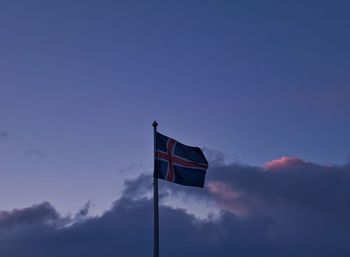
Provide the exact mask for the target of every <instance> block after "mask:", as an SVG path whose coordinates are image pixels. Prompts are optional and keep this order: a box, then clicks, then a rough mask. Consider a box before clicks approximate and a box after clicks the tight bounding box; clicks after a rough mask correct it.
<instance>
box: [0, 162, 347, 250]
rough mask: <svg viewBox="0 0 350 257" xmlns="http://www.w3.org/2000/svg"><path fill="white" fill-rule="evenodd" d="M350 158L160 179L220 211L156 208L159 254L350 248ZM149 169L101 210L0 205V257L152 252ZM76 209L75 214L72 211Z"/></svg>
mask: <svg viewBox="0 0 350 257" xmlns="http://www.w3.org/2000/svg"><path fill="white" fill-rule="evenodd" d="M349 182H350V166H349V165H344V166H324V165H318V164H313V163H307V162H305V161H303V160H300V159H297V158H287V157H284V158H282V159H281V160H276V161H273V162H270V163H267V164H266V167H265V168H262V167H253V166H248V165H240V164H231V165H225V164H220V162H217V163H215V165H213V167H211V168H210V169H209V171H208V175H207V181H206V184H207V185H206V187H205V188H204V190H200V189H199V190H197V189H194V188H190V187H183V186H178V185H175V186H174V185H172V184H170V183H162V185H161V186H162V191H161V197H164V196H167V195H172V196H173V197H183V196H185V197H186V198H187V201H188V199H201V200H203V201H208V202H213V203H215V204H216V205H217V208H218V209H220V210H221V215H220V217H219V218H217V219H211V218H210V217H208V219H205V220H199V219H197V218H196V217H195V216H193V215H191V214H188V213H187V212H186V211H185V210H182V209H175V208H171V207H166V206H161V207H160V233H161V241H160V247H161V248H160V251H161V256H170V257H172V256H174V257H175V256H205V257H206V256H223V257H224V256H225V257H226V256H239V257H243V256H247V257H248V256H269V257H274V256H276V257H277V256H287V257H288V256H290V257H292V256H293V257H294V256H298V257H299V256H324V257H326V256H339V257H342V256H348V255H349V254H350V246H348V243H347V241H348V238H349V236H350V223H349V218H348V217H349V214H350V200H349V199H350V188H349ZM151 189H152V187H151V177H150V176H148V175H141V176H140V177H139V178H137V179H136V180H133V181H127V182H126V184H125V190H124V194H123V196H122V197H121V198H120V199H118V200H117V201H115V203H114V204H113V206H112V207H111V209H110V210H108V211H107V212H105V213H104V214H103V215H102V216H100V217H89V216H88V209H89V203H87V204H86V205H85V206H84V207H83V209H82V210H81V211H80V213H79V214H77V216H79V218H78V219H77V218H69V217H62V216H60V215H59V213H58V212H57V211H56V210H55V208H54V207H53V206H52V205H51V204H50V203H48V202H44V203H41V204H38V205H33V206H32V207H29V208H25V209H18V210H13V211H2V212H0V242H1V244H0V255H1V256H2V257H17V256H21V257H23V256H24V257H25V256H36V257H41V256H42V257H44V256H45V257H48V256H50V257H56V256H57V257H58V256H60V257H62V256H67V257H70V256H72V257H73V256H74V257H76V256H87V257H89V256H107V257H108V256H152V239H153V234H152V233H153V231H152V228H153V223H152V222H153V216H152V214H153V207H152V200H150V199H148V198H146V197H144V196H145V195H146V194H148V193H149V192H150V191H151ZM77 216H76V217H77Z"/></svg>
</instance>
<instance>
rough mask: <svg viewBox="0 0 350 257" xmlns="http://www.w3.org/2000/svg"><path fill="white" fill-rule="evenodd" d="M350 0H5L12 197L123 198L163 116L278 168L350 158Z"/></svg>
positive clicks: (105, 204)
mask: <svg viewBox="0 0 350 257" xmlns="http://www.w3.org/2000/svg"><path fill="white" fill-rule="evenodd" d="M349 7H350V5H349V3H348V2H347V1H332V2H329V1H234V2H230V1H147V2H146V1H49V2H48V1H3V2H2V3H1V4H0V132H1V133H2V134H1V135H3V136H1V137H0V162H1V175H2V179H1V181H0V193H1V195H8V197H5V198H4V197H1V198H0V207H1V209H12V208H15V207H23V206H28V205H31V204H34V203H37V202H41V201H43V200H48V201H50V202H52V203H53V204H54V205H55V206H56V207H57V209H58V210H59V211H62V212H64V213H67V212H70V211H75V210H77V209H78V208H80V207H81V206H82V205H83V204H84V203H85V202H87V201H88V200H92V203H93V205H92V207H91V208H92V211H93V212H95V213H100V212H102V211H103V210H106V209H108V208H109V206H110V205H111V204H112V202H113V201H114V200H115V199H116V198H117V197H118V196H120V194H121V189H122V187H123V183H124V180H125V179H126V178H133V177H136V176H138V175H139V174H141V173H144V172H146V173H147V172H148V173H151V172H152V171H151V170H152V147H153V143H152V142H153V141H152V140H153V137H152V136H153V135H152V126H151V124H152V122H153V120H155V119H156V120H157V121H158V123H159V130H160V131H161V132H162V133H164V134H166V135H169V136H171V137H174V138H176V139H178V140H179V141H181V142H183V143H186V144H189V145H196V146H197V145H198V146H201V147H204V148H206V149H209V150H210V151H219V152H222V153H223V154H224V155H225V156H226V157H225V158H226V159H227V160H229V161H235V162H239V163H242V164H248V165H258V166H264V165H265V162H267V161H271V160H274V159H279V158H281V157H282V156H289V157H298V158H302V159H304V160H306V161H311V162H314V163H319V164H324V165H326V164H338V165H339V164H344V163H346V162H347V158H348V157H349V156H350V147H349V145H350V144H349V143H350V137H349V133H348V132H349V129H350V119H349V111H350V103H349V101H348V99H349V96H350V86H349V80H350V50H349V45H350V34H349V33H348V28H349V26H350V18H349V15H348V10H349Z"/></svg>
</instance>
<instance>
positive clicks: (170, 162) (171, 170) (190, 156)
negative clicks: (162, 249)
mask: <svg viewBox="0 0 350 257" xmlns="http://www.w3.org/2000/svg"><path fill="white" fill-rule="evenodd" d="M155 151H156V152H155V158H156V159H155V169H154V176H155V177H156V178H161V179H165V180H168V181H170V182H174V183H177V184H181V185H185V186H196V187H203V186H204V178H205V173H206V170H207V168H208V162H207V160H206V158H205V156H204V154H203V152H202V150H201V149H200V148H198V147H192V146H187V145H184V144H181V143H180V142H178V141H176V140H174V139H172V138H169V137H167V136H164V135H162V134H160V133H158V132H157V135H156V149H155Z"/></svg>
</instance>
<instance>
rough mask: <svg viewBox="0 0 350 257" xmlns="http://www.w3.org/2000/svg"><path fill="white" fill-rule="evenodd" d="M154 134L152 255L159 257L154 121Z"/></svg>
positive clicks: (154, 128) (154, 129)
mask: <svg viewBox="0 0 350 257" xmlns="http://www.w3.org/2000/svg"><path fill="white" fill-rule="evenodd" d="M152 125H153V132H154V175H153V206H154V245H153V253H154V257H159V217H158V177H157V174H156V171H157V169H156V164H157V163H156V138H157V126H158V123H157V122H156V121H154V122H153V124H152Z"/></svg>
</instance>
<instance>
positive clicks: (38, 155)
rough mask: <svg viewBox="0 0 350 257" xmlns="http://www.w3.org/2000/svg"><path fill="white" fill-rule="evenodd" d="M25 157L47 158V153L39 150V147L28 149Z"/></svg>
mask: <svg viewBox="0 0 350 257" xmlns="http://www.w3.org/2000/svg"><path fill="white" fill-rule="evenodd" d="M23 157H24V158H26V159H43V158H46V155H45V154H44V153H43V152H42V151H40V150H38V149H35V148H33V149H28V150H27V151H26V152H25V153H24V155H23Z"/></svg>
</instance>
